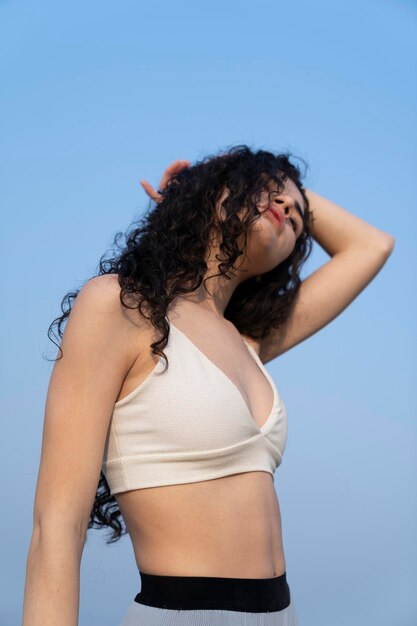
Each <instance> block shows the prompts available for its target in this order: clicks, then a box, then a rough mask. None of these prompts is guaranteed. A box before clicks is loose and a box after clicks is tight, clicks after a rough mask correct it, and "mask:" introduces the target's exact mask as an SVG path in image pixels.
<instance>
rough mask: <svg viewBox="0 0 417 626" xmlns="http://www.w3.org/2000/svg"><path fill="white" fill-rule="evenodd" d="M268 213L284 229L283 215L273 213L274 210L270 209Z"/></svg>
mask: <svg viewBox="0 0 417 626" xmlns="http://www.w3.org/2000/svg"><path fill="white" fill-rule="evenodd" d="M268 212H269V213H270V214H271V215H272V217H273V219H274V220H275V221H276V222H277V223H278V224H279V225H280V228H281V229H282V228H283V227H284V225H285V221H284V220H283V219H282V216H281V214H280V213H279V212H278V211H273V210H272V209H268Z"/></svg>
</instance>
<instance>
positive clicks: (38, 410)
mask: <svg viewBox="0 0 417 626" xmlns="http://www.w3.org/2000/svg"><path fill="white" fill-rule="evenodd" d="M416 31H417V5H416V3H415V2H412V1H408V2H407V1H404V0H397V1H392V2H389V1H387V0H381V1H378V2H377V1H369V0H366V1H364V0H362V1H359V0H350V1H349V2H334V1H329V0H321V1H318V2H317V1H314V2H308V1H307V0H294V1H292V2H285V3H284V2H268V1H265V0H260V2H259V3H258V6H257V8H255V4H254V3H253V2H242V1H240V2H237V1H236V0H233V1H229V2H227V1H226V2H219V1H218V0H212V1H211V2H210V3H192V2H184V1H182V0H180V1H178V2H175V3H169V2H160V1H159V2H158V1H156V2H155V1H154V2H152V3H146V4H145V3H141V2H132V1H131V0H130V1H129V0H127V1H125V2H119V3H116V2H114V3H111V2H106V1H104V2H103V1H102V2H97V1H96V0H93V1H91V2H87V3H82V2H80V1H79V0H75V1H73V2H71V3H69V2H65V1H64V2H59V3H56V2H51V1H50V0H47V1H45V2H42V3H35V2H33V1H29V2H23V1H21V2H11V1H10V2H8V1H3V2H0V42H1V43H0V52H1V54H0V65H1V89H2V97H1V101H0V109H1V127H2V128H1V136H2V142H1V143H2V147H1V179H2V180H1V185H0V194H1V204H2V209H3V211H2V229H1V252H2V254H3V258H4V260H3V272H2V295H3V303H2V306H1V320H2V322H1V334H2V337H1V340H2V348H3V350H2V355H3V358H2V372H1V374H2V382H3V386H2V387H3V390H2V420H1V442H2V453H1V462H2V471H1V473H0V487H1V492H2V505H3V506H2V510H3V512H2V515H1V519H0V542H1V545H0V548H1V555H2V561H3V566H2V568H1V581H0V582H1V584H0V594H1V601H0V623H1V624H2V625H3V624H4V625H7V626H16V625H19V624H20V623H21V622H20V620H21V609H22V600H23V586H24V577H25V564H26V556H27V549H28V546H29V542H30V535H31V529H32V510H33V498H34V490H35V485H36V477H37V471H38V463H39V457H40V444H41V436H42V423H43V411H44V402H45V397H46V391H47V386H48V382H49V376H50V372H51V369H52V363H51V362H49V361H47V360H46V359H45V358H43V357H44V356H48V357H49V358H52V357H53V356H54V355H55V351H54V346H53V344H52V343H51V342H50V341H49V340H48V339H47V337H46V330H47V327H48V325H49V323H50V322H51V321H52V319H53V318H54V317H56V316H57V315H58V314H59V303H60V300H61V298H62V296H63V295H64V294H65V293H66V292H67V291H69V290H70V289H73V288H76V287H79V286H80V285H81V284H82V283H83V282H84V281H85V280H86V279H87V278H88V277H90V276H91V275H92V274H93V273H95V270H96V267H97V263H98V259H99V257H100V255H101V254H102V253H104V252H105V251H106V250H108V249H109V246H110V245H111V242H112V239H113V235H114V233H115V232H116V231H118V230H124V229H125V228H126V227H127V226H128V225H129V224H130V223H131V221H132V220H133V219H134V218H136V217H137V216H138V215H140V214H141V213H142V212H143V211H144V210H146V209H147V208H148V201H147V197H146V195H145V193H144V191H143V190H142V188H141V187H140V185H139V179H140V178H146V179H148V180H150V181H151V182H152V183H153V184H157V183H158V182H159V179H160V175H161V173H162V171H163V169H164V168H165V167H166V166H167V165H168V164H169V163H170V162H171V161H172V160H174V159H176V158H187V159H189V160H191V161H194V160H197V159H200V158H202V157H203V156H205V155H206V154H211V153H215V152H217V151H218V150H221V149H224V148H226V147H228V146H231V145H235V144H239V143H248V144H249V145H251V146H252V147H256V148H261V147H262V148H266V149H272V150H274V151H279V150H282V149H285V150H290V151H291V152H292V153H293V154H294V155H296V156H299V157H301V158H304V159H305V160H306V161H307V162H308V164H309V171H308V174H307V178H306V180H305V184H306V186H307V187H310V188H311V189H313V190H315V191H317V192H319V193H321V194H323V195H325V196H327V197H329V198H330V199H332V200H334V201H335V202H337V203H339V204H340V205H342V206H343V207H345V208H347V209H348V210H350V211H352V212H353V213H354V214H356V215H359V216H361V217H362V218H364V219H365V220H367V221H369V222H370V223H372V224H374V225H375V226H377V227H379V228H381V229H382V230H385V231H387V232H389V233H391V234H392V235H394V237H395V238H396V247H395V250H394V252H393V254H392V256H391V257H390V258H389V260H388V262H387V264H386V265H385V267H384V268H383V269H382V271H381V273H380V274H379V275H378V276H377V277H376V278H375V279H374V280H373V281H372V283H371V284H370V285H369V286H368V287H367V288H366V289H365V291H364V292H363V293H362V294H361V295H360V296H359V297H358V298H357V299H356V300H355V301H354V302H353V303H352V304H351V305H350V306H349V307H348V308H347V309H346V310H345V311H344V312H343V314H342V315H340V316H339V317H338V318H337V319H336V320H335V321H333V323H331V324H329V325H328V326H327V327H326V328H324V329H323V330H322V331H321V332H319V333H317V334H316V335H315V336H313V337H312V338H311V339H310V340H309V341H306V342H304V343H302V344H300V345H299V346H297V347H295V348H294V349H293V350H291V351H290V352H288V353H286V354H284V355H283V356H282V357H281V358H279V359H276V360H275V361H273V362H271V363H270V364H268V369H269V371H270V372H271V374H272V375H273V376H274V379H275V381H276V382H277V384H278V385H279V388H280V392H281V394H282V396H283V398H284V400H285V403H286V406H287V409H288V413H289V438H288V443H287V449H286V454H285V457H284V462H283V464H282V465H281V467H280V468H279V470H278V472H277V474H276V475H275V482H276V488H277V492H278V495H279V499H280V503H281V509H282V516H283V533H284V546H285V554H286V559H287V575H288V581H289V583H290V587H291V590H292V592H293V595H294V599H295V602H296V607H297V613H298V619H299V626H335V625H336V624H337V626H351V625H352V624H355V626H414V625H415V624H416V623H417V600H416V595H415V594H413V593H412V592H413V590H415V589H416V588H417V571H416V562H417V559H416V557H417V546H416V530H417V524H416V521H417V505H416V482H417V481H416V469H417V467H416V465H417V463H416V448H417V445H416V443H417V437H416V391H415V385H413V381H414V382H415V375H416V349H415V347H416V344H415V340H416V322H415V320H416V295H415V293H416V253H415V251H416V208H417V207H416V201H415V193H416V192H415V181H416V164H417V142H416V137H417V133H416V101H417V97H416V96H417V81H416V80H415V76H416V57H417V54H416V52H417V43H416V42H417V38H416ZM301 165H302V164H301ZM328 258H329V257H328V256H327V254H326V253H325V252H324V251H323V250H321V249H320V248H319V247H318V245H317V244H316V245H315V250H314V253H313V255H312V257H311V258H310V259H309V261H308V263H307V264H306V266H305V268H304V277H305V276H306V275H308V274H310V273H311V272H312V271H314V270H315V269H316V268H317V267H319V266H320V265H321V264H323V263H324V262H326V261H327V260H328ZM104 535H105V533H103V532H101V531H96V530H95V531H89V534H88V540H87V544H86V546H85V550H84V555H83V560H82V570H81V603H80V621H79V624H80V626H96V625H97V626H117V625H118V624H119V623H120V621H121V619H122V616H123V615H124V614H125V612H126V609H127V606H128V604H129V603H130V602H131V601H132V600H133V597H134V595H135V594H136V592H137V591H139V576H138V572H137V570H136V567H135V562H134V558H133V551H132V549H131V546H130V543H129V539H128V537H124V538H123V539H122V540H121V541H120V542H119V543H118V544H117V545H114V546H110V547H109V546H106V545H105V543H104Z"/></svg>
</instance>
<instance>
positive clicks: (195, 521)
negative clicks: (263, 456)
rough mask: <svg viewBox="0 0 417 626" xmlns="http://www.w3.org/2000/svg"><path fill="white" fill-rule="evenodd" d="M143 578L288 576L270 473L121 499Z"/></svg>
mask: <svg viewBox="0 0 417 626" xmlns="http://www.w3.org/2000/svg"><path fill="white" fill-rule="evenodd" d="M115 497H116V499H117V501H118V503H119V506H120V510H121V512H122V515H123V518H124V520H125V523H126V526H127V529H128V532H129V535H130V538H131V541H132V544H133V549H134V553H135V558H136V563H137V566H138V569H139V570H140V571H143V572H146V573H149V574H159V575H165V576H216V577H227V578H229V577H230V578H272V577H274V576H280V575H281V574H283V573H284V572H285V568H286V565H285V557H284V550H283V544H282V528H281V515H280V508H279V503H278V498H277V495H276V492H275V488H274V482H273V478H272V476H271V474H269V473H267V472H258V471H254V472H245V473H244V474H234V475H231V476H225V477H221V478H216V479H214V480H208V481H204V482H196V483H187V484H185V485H168V486H164V487H150V488H147V489H140V490H135V491H128V492H125V493H121V494H116V496H115Z"/></svg>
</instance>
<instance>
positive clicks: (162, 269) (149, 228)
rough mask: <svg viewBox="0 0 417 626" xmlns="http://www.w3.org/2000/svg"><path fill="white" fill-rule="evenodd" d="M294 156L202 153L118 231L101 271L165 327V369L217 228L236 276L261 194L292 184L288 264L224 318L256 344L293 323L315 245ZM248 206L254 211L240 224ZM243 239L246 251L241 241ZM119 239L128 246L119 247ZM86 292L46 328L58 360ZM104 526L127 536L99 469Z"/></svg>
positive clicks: (254, 282) (228, 268) (227, 272)
mask: <svg viewBox="0 0 417 626" xmlns="http://www.w3.org/2000/svg"><path fill="white" fill-rule="evenodd" d="M291 156H292V155H291V154H290V153H289V152H284V153H281V154H273V153H272V152H269V151H266V150H257V151H255V150H252V149H251V148H249V147H248V146H247V145H238V146H234V147H232V148H230V149H229V150H227V151H226V152H222V153H219V154H216V155H212V156H207V157H205V158H204V159H202V160H201V161H198V162H196V163H195V164H194V165H191V166H190V167H188V168H186V169H183V170H181V171H180V172H178V173H177V174H175V175H173V176H172V178H171V179H170V181H169V183H168V185H167V186H166V187H165V189H163V190H160V193H161V200H160V201H158V203H157V204H155V203H153V202H151V203H150V206H149V208H148V211H147V212H146V213H145V214H144V215H143V216H142V217H141V218H140V219H139V220H138V221H134V222H133V223H132V224H131V226H130V227H129V228H128V229H127V230H126V231H125V232H124V233H122V232H118V233H116V235H115V236H114V241H113V246H114V247H115V248H116V250H113V251H112V253H111V255H110V258H106V254H107V253H105V254H104V255H103V256H102V257H101V258H100V261H99V264H98V269H97V272H98V273H97V274H95V275H101V274H117V276H118V282H119V285H120V288H121V289H120V301H121V303H122V304H123V306H125V307H127V308H130V309H132V308H137V309H138V311H139V312H140V314H141V315H143V316H144V317H146V318H147V319H148V320H150V321H151V323H152V325H153V326H154V327H155V328H158V329H159V331H160V333H161V338H160V339H159V340H158V341H155V342H154V343H152V344H151V346H150V347H151V348H152V353H153V354H156V355H158V356H161V357H163V358H164V360H165V365H166V367H165V370H164V371H166V369H167V367H168V365H169V363H168V358H167V357H166V355H165V353H164V352H163V350H164V348H165V347H166V345H167V343H168V336H169V323H168V322H167V319H166V312H167V309H168V306H169V304H170V302H171V301H172V300H173V299H174V298H175V297H176V296H177V295H178V294H183V293H189V292H193V291H195V290H196V289H198V288H199V286H200V285H201V284H202V283H203V282H204V288H206V285H205V282H206V281H207V280H208V279H209V278H210V276H208V277H206V276H205V275H206V272H207V263H206V260H207V252H208V250H209V249H210V244H211V237H212V234H213V232H220V238H219V241H220V243H219V252H220V257H219V255H217V256H216V259H217V260H220V261H221V262H219V264H218V270H219V272H218V274H214V276H220V275H221V276H223V277H224V278H225V279H230V277H231V275H232V274H233V272H234V271H235V262H236V261H237V260H238V258H239V257H240V256H241V255H242V254H244V253H245V250H246V245H247V235H248V231H249V229H250V226H251V224H252V223H253V222H254V221H256V220H257V219H258V218H259V216H260V212H259V211H258V208H257V205H258V203H259V200H260V196H261V193H262V192H263V191H267V192H268V193H271V191H270V190H271V186H270V185H271V183H272V187H273V189H274V191H275V192H277V191H278V193H281V192H282V189H283V188H284V184H285V180H286V179H287V178H289V179H291V180H292V181H293V182H294V183H295V184H296V185H297V187H298V189H299V190H300V192H301V194H302V196H303V198H304V203H305V213H304V217H303V222H304V224H303V225H304V228H303V231H302V233H301V235H300V236H299V237H298V238H297V240H296V243H295V247H294V249H293V251H292V253H291V254H290V256H289V257H288V258H287V259H285V260H284V261H283V262H281V263H279V265H277V266H276V267H274V268H273V269H272V270H270V271H268V272H266V273H264V274H261V275H259V276H256V277H250V278H248V279H246V280H244V281H243V282H241V283H240V284H239V285H238V286H237V288H236V289H235V290H234V292H233V295H232V297H231V299H230V302H229V303H228V305H227V307H226V309H225V312H224V316H225V318H226V319H228V320H230V321H231V322H232V323H233V324H234V325H235V326H236V328H237V329H238V330H239V332H240V333H242V334H245V335H248V336H250V337H252V338H254V339H263V338H265V337H267V335H268V334H269V332H270V330H271V329H272V328H279V327H280V325H281V324H283V323H284V322H285V321H286V320H287V319H288V316H289V314H290V311H291V305H292V303H293V302H294V298H295V296H296V294H297V291H298V289H299V287H300V284H301V279H300V270H301V268H302V265H303V264H304V262H305V261H306V259H307V258H308V256H309V255H310V253H311V249H312V241H313V240H312V234H311V225H312V221H313V216H312V213H311V211H310V207H309V202H308V198H307V196H306V194H305V189H304V188H303V186H302V182H301V181H302V178H303V175H302V173H301V170H300V168H299V166H298V165H296V164H294V163H292V162H291V161H290V158H291ZM301 160H302V159H301ZM303 162H304V161H303ZM304 163H305V162H304ZM225 186H226V187H227V188H228V189H229V195H228V196H227V198H226V199H225V200H224V201H223V202H222V205H221V208H222V211H223V214H224V215H225V217H224V219H220V220H219V218H218V215H217V213H216V210H215V207H216V203H217V202H218V200H219V199H220V196H221V193H222V191H223V190H224V188H225ZM242 207H245V208H247V211H246V212H245V215H244V217H243V218H242V216H241V210H242ZM213 229H215V231H213ZM216 229H217V230H216ZM241 235H243V242H244V243H243V247H242V248H240V247H239V245H238V240H239V241H241V240H242V238H241V237H240V236H241ZM122 236H123V237H124V241H123V243H122V244H120V243H119V240H120V238H121V237H122ZM221 258H223V260H221ZM88 280H89V279H88ZM80 289H81V288H79V289H77V290H75V291H72V292H69V293H67V294H66V295H65V296H64V297H63V299H62V301H61V311H62V315H61V316H59V317H57V318H56V319H54V320H53V321H52V323H51V324H50V326H49V328H48V333H47V334H48V337H49V339H50V340H51V341H52V342H53V343H55V344H56V345H57V346H58V348H59V350H60V351H61V355H60V356H59V357H57V358H61V356H62V355H63V352H62V349H61V346H60V345H59V344H58V343H56V342H55V341H54V339H53V337H52V333H53V327H54V326H56V327H57V331H58V335H56V334H55V337H56V338H57V339H62V336H63V325H64V322H65V320H66V319H67V318H68V316H69V314H70V311H71V308H72V303H73V301H74V300H75V298H76V297H77V295H78V293H79V291H80ZM126 295H128V299H129V302H130V303H132V296H133V301H134V306H129V305H128V304H127V302H125V300H124V298H125V296H126ZM58 336H59V337H58ZM104 527H109V528H110V529H111V530H112V533H111V536H109V538H108V540H107V543H114V542H115V541H117V540H118V539H120V537H121V536H122V535H124V534H127V532H128V531H127V528H126V525H125V524H124V520H123V517H122V514H121V511H120V509H119V506H118V503H117V501H116V499H115V497H114V496H112V495H111V493H110V489H109V485H108V483H107V481H106V478H105V476H104V474H103V472H101V474H100V479H99V483H98V487H97V493H96V497H95V501H94V505H93V509H92V511H91V516H90V520H89V524H88V528H89V529H90V528H104Z"/></svg>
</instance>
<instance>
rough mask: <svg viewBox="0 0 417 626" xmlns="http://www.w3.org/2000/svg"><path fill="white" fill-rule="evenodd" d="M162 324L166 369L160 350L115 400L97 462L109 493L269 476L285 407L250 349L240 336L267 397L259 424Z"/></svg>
mask: <svg viewBox="0 0 417 626" xmlns="http://www.w3.org/2000/svg"><path fill="white" fill-rule="evenodd" d="M168 321H169V320H168ZM169 324H170V333H169V337H168V343H167V345H166V347H165V349H164V352H165V354H166V355H167V357H168V359H169V367H168V369H167V371H165V372H164V371H163V369H164V367H165V361H164V360H163V357H162V356H161V357H159V360H158V362H157V364H156V366H155V367H154V369H153V370H152V371H151V372H150V374H149V375H148V376H147V378H146V379H145V380H144V381H143V382H142V383H141V384H140V385H138V386H137V387H136V388H135V389H133V391H131V392H130V393H129V394H128V395H127V396H125V397H124V398H122V399H121V400H119V401H118V402H116V403H115V405H114V410H113V413H112V416H111V420H110V424H109V429H108V433H107V437H106V443H105V448H104V453H103V462H102V471H103V473H104V475H105V477H106V480H107V482H108V484H109V487H110V491H111V494H112V495H113V494H115V493H120V492H123V491H131V490H133V489H142V488H144V487H156V486H162V485H175V484H183V483H194V482H199V481H204V480H211V479H213V478H219V477H221V476H229V475H231V474H239V473H242V472H251V471H264V472H268V473H270V474H272V475H274V472H275V470H276V468H277V467H278V466H279V465H280V463H281V461H282V455H283V453H284V449H285V445H286V441H287V412H286V409H285V405H284V403H283V401H282V399H281V396H280V394H279V392H278V390H277V388H276V386H275V384H274V381H273V380H272V378H271V376H270V375H269V373H268V371H267V369H266V367H265V366H264V364H263V363H262V361H261V359H260V358H259V356H258V354H257V353H256V351H255V350H254V348H253V347H252V346H251V345H250V344H249V343H248V342H247V341H245V340H244V341H245V343H246V345H247V347H248V349H249V351H250V353H251V354H252V356H253V358H254V359H255V361H256V362H257V364H258V366H259V368H260V369H261V371H262V372H263V373H264V374H265V376H266V378H267V380H268V381H269V383H270V384H271V387H272V390H273V395H274V401H273V406H272V409H271V412H270V414H269V416H268V418H267V419H266V421H265V422H264V423H263V425H262V426H261V427H259V426H258V425H257V423H256V422H255V420H254V419H253V417H252V415H251V413H250V411H249V408H248V406H247V404H246V402H245V400H244V398H243V395H242V394H241V392H240V390H239V389H238V388H237V386H236V385H235V384H234V383H233V382H232V380H231V379H230V378H229V377H228V376H227V375H226V374H225V373H224V372H223V371H222V370H221V369H220V368H219V367H217V365H215V364H214V363H213V362H212V361H211V360H210V359H209V358H208V357H207V356H206V355H205V354H204V353H203V352H202V351H201V350H200V349H199V348H197V346H196V345H195V344H194V343H193V342H192V341H191V340H190V339H189V338H188V336H187V335H185V334H184V333H183V332H182V331H181V330H180V329H179V328H177V327H176V326H174V324H173V323H172V322H171V321H169Z"/></svg>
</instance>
